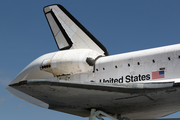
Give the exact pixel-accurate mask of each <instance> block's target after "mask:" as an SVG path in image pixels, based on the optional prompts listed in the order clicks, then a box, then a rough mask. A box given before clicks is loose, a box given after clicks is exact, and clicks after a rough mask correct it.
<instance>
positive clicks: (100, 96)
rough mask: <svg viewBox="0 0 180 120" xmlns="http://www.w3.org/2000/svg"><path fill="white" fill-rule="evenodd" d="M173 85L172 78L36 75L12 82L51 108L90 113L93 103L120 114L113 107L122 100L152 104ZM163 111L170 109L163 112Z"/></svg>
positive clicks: (85, 115) (72, 112)
mask: <svg viewBox="0 0 180 120" xmlns="http://www.w3.org/2000/svg"><path fill="white" fill-rule="evenodd" d="M174 85H175V83H174V82H173V81H169V82H153V83H132V84H130V83H129V84H120V85H113V84H107V83H88V82H72V81H65V80H61V81H59V80H53V79H34V80H25V81H21V82H19V83H15V84H11V85H10V86H11V87H13V88H15V89H17V90H19V91H23V92H24V93H26V94H28V95H30V96H32V97H34V98H36V99H38V100H40V101H42V102H44V103H46V104H48V105H49V107H48V108H49V109H53V110H57V111H61V112H65V113H70V114H74V115H78V116H83V117H88V116H89V111H90V109H91V108H94V107H95V108H99V109H103V110H105V111H106V112H108V113H117V114H119V113H121V111H116V109H114V108H115V107H117V106H118V105H121V104H119V102H127V101H134V102H137V101H140V100H142V103H145V104H149V103H150V104H152V103H151V102H154V98H153V97H154V95H157V94H158V95H159V96H161V97H162V94H167V93H166V92H165V91H168V90H169V91H172V88H173V86H174ZM176 85H177V84H176ZM176 85H175V86H176ZM32 88H33V89H32ZM45 91H46V92H45ZM107 96H111V97H107ZM163 99H164V98H163ZM100 101H101V102H100ZM110 101H114V102H110ZM30 102H31V101H30ZM69 103H71V104H69ZM97 103H101V104H97ZM115 103H116V104H115ZM33 104H36V103H33ZM37 105H38V103H37ZM122 105H123V104H122ZM118 107H123V106H118ZM111 108H113V109H111ZM157 109H159V108H157ZM138 110H140V109H138ZM123 113H124V114H127V113H129V107H125V108H124V107H123ZM163 114H167V113H165V112H164V113H163Z"/></svg>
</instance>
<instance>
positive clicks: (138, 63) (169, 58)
mask: <svg viewBox="0 0 180 120" xmlns="http://www.w3.org/2000/svg"><path fill="white" fill-rule="evenodd" d="M178 58H179V59H180V55H179V56H178ZM168 60H169V61H170V60H171V57H168ZM152 62H153V63H155V60H154V59H153V60H152ZM137 65H140V62H137ZM128 67H130V63H128ZM115 68H118V66H117V65H115ZM103 70H105V68H103ZM96 71H98V69H96Z"/></svg>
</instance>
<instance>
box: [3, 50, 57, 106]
mask: <svg viewBox="0 0 180 120" xmlns="http://www.w3.org/2000/svg"><path fill="white" fill-rule="evenodd" d="M54 54H55V53H49V54H46V55H43V56H41V57H39V58H37V59H36V60H34V61H33V62H31V63H30V64H29V65H28V66H27V67H26V68H24V69H23V70H22V71H21V72H20V73H19V74H18V75H17V77H16V78H15V79H14V80H13V81H12V82H11V83H10V84H9V86H7V87H6V90H7V91H8V92H10V93H11V94H13V95H15V96H17V97H19V98H21V99H23V100H25V101H27V102H30V103H32V104H35V105H38V106H41V107H44V108H48V104H46V103H44V102H42V101H40V100H38V99H35V98H33V97H31V96H29V95H27V94H26V93H23V91H19V90H17V89H16V88H15V87H14V86H16V85H20V84H22V83H24V82H26V80H31V79H43V78H47V77H53V75H52V74H51V73H48V72H46V71H43V70H40V66H41V64H42V62H43V61H44V60H45V59H50V58H52V57H53V55H54Z"/></svg>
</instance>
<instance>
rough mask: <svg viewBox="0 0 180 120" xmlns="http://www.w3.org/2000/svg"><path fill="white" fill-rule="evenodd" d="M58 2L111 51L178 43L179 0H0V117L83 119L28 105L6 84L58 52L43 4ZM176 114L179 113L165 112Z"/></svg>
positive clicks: (179, 33)
mask: <svg viewBox="0 0 180 120" xmlns="http://www.w3.org/2000/svg"><path fill="white" fill-rule="evenodd" d="M55 3H56V4H62V5H63V6H64V7H65V8H66V9H67V10H68V11H69V12H70V13H71V14H72V15H73V16H75V18H77V20H79V21H80V22H81V23H82V24H83V25H84V26H85V27H86V28H87V29H88V30H89V31H90V32H91V33H92V34H93V35H94V36H95V37H96V38H97V39H98V40H99V41H100V42H101V43H103V44H104V46H106V48H107V49H108V51H109V53H110V55H113V54H119V53H125V52H130V51H137V50H142V49H148V48H154V47H160V46H166V45H172V44H178V43H180V7H179V6H180V1H179V0H151V1H150V0H149V1H148V0H136V1H135V0H116V1H112V0H98V1H97V0H91V1H87V0H86V1H85V0H76V1H75V0H74V1H73V0H41V1H40V0H39V1H37V0H29V1H25V0H3V1H1V4H0V55H1V59H0V120H12V119H13V120H25V119H26V120H32V119H33V120H41V119H43V120H59V119H60V120H61V119H63V120H71V119H74V120H88V118H81V117H77V116H74V115H69V114H65V113H61V112H56V111H52V110H48V109H44V108H41V107H38V106H35V105H32V104H29V103H27V102H25V101H23V100H21V99H19V98H17V97H15V96H13V95H11V94H10V93H8V92H7V91H6V90H5V88H6V86H7V85H8V84H9V83H10V82H11V81H12V80H13V79H14V78H15V76H16V75H17V74H18V73H19V72H20V71H21V70H22V69H23V68H24V67H26V66H27V65H28V64H29V63H30V62H31V61H33V60H34V59H36V58H37V57H39V56H41V55H43V54H46V53H50V52H54V51H58V49H57V47H56V44H55V41H54V38H53V36H52V33H51V31H50V28H49V26H48V23H47V21H46V19H45V16H44V13H43V7H44V6H47V5H50V4H55ZM167 117H172V118H176V117H180V112H178V113H176V114H173V115H170V116H167Z"/></svg>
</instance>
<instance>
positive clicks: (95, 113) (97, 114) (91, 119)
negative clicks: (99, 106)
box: [89, 109, 130, 120]
mask: <svg viewBox="0 0 180 120" xmlns="http://www.w3.org/2000/svg"><path fill="white" fill-rule="evenodd" d="M101 115H103V116H105V117H108V118H110V119H111V120H130V119H129V118H125V117H123V118H121V116H120V115H119V116H117V118H115V117H113V116H111V115H109V114H107V113H105V112H103V111H101V110H97V111H96V109H91V113H90V116H89V120H96V118H98V119H100V120H104V119H103V118H102V117H101Z"/></svg>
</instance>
